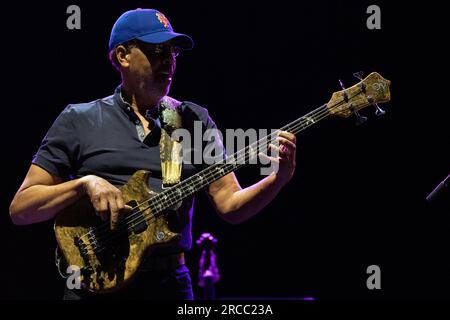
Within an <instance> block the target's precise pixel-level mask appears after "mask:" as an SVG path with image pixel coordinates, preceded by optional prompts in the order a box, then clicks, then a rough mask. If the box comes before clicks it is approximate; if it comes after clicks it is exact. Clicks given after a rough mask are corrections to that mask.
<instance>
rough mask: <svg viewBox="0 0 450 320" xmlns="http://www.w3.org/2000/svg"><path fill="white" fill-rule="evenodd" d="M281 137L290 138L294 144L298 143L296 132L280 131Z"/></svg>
mask: <svg viewBox="0 0 450 320" xmlns="http://www.w3.org/2000/svg"><path fill="white" fill-rule="evenodd" d="M278 136H279V137H282V138H285V139H288V140H289V141H292V142H293V143H294V144H295V143H297V138H296V137H295V134H293V133H290V132H287V131H280V132H279V133H278Z"/></svg>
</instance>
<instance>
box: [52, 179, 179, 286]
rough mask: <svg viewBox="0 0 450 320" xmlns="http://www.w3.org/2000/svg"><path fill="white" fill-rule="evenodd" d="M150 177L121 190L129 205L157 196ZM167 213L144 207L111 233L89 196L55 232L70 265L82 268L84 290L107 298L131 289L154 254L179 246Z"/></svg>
mask: <svg viewBox="0 0 450 320" xmlns="http://www.w3.org/2000/svg"><path fill="white" fill-rule="evenodd" d="M149 174H150V172H149V171H145V170H139V171H137V172H136V173H135V174H134V175H133V176H131V178H130V179H129V181H128V182H127V183H126V184H125V185H123V186H122V187H120V189H121V191H122V194H123V199H124V202H125V203H127V204H128V205H130V206H131V207H136V206H137V205H138V204H141V203H145V201H146V200H148V199H149V198H151V197H152V196H154V195H156V194H157V193H155V192H153V191H151V190H150V189H149V188H148V186H147V179H148V176H149ZM144 209H145V210H144ZM140 210H141V212H139V211H140ZM167 214H168V213H163V214H158V215H153V214H152V209H151V208H148V205H142V206H140V207H137V208H135V209H134V210H133V212H132V213H131V214H130V215H128V216H127V217H125V219H124V220H123V221H122V224H121V225H119V227H118V229H117V230H116V231H111V230H110V229H109V227H108V224H109V223H107V222H102V221H101V219H100V218H99V217H98V216H97V215H96V214H95V210H94V207H93V206H92V204H91V202H90V200H89V199H88V198H87V197H85V198H83V199H82V200H80V201H78V202H76V203H74V204H73V205H71V206H69V207H67V208H66V209H64V210H63V211H61V212H60V213H59V214H58V215H57V218H56V221H55V226H54V228H55V234H56V239H57V242H58V245H59V247H60V249H61V251H62V253H63V255H64V257H65V259H66V262H67V264H68V265H69V266H73V267H75V268H79V269H80V276H81V283H82V285H83V287H84V288H86V289H88V290H89V291H93V292H98V293H102V292H110V291H114V290H117V289H120V288H122V287H123V286H125V285H126V284H128V282H129V281H130V280H131V279H132V278H133V277H134V276H135V274H136V273H137V271H138V269H139V266H140V265H141V263H142V261H143V260H144V258H145V257H149V254H150V253H151V251H152V250H153V249H155V248H156V247H163V246H172V245H173V244H175V243H177V242H178V240H179V237H180V235H179V233H176V232H172V231H171V230H170V229H169V224H168V221H167ZM127 218H128V220H127ZM149 258H150V259H151V256H150V257H149ZM73 269H74V268H72V270H73Z"/></svg>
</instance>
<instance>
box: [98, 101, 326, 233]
mask: <svg viewBox="0 0 450 320" xmlns="http://www.w3.org/2000/svg"><path fill="white" fill-rule="evenodd" d="M325 106H326V104H324V105H322V106H321V107H319V108H317V109H315V110H314V111H311V112H309V113H308V114H307V115H305V116H303V117H301V118H299V119H296V120H294V121H293V122H291V123H289V124H287V125H285V126H284V127H282V128H281V129H278V130H276V131H275V132H273V133H271V134H270V135H267V136H265V137H263V138H261V139H260V140H258V141H256V142H254V143H252V144H251V145H250V146H248V147H246V148H243V149H241V150H239V151H238V152H236V153H235V154H233V155H231V156H230V157H229V158H228V159H234V161H233V163H226V160H225V163H223V162H219V163H216V164H214V165H212V166H210V167H208V168H206V169H205V170H204V171H211V173H208V174H203V175H202V172H204V171H201V172H199V173H197V174H196V175H193V176H191V177H190V179H189V178H188V179H186V180H184V181H183V186H181V188H180V187H179V188H178V189H179V191H181V193H183V192H186V191H187V190H189V189H190V190H189V191H191V192H189V194H187V195H186V196H184V197H183V198H185V197H187V196H189V195H190V194H191V193H194V192H192V190H193V189H195V188H196V187H197V185H196V182H195V179H197V177H201V178H202V179H201V181H202V182H203V181H205V180H209V179H210V178H213V179H214V180H212V181H215V179H216V178H217V177H216V175H217V174H218V173H219V174H220V175H221V174H222V172H223V170H227V169H224V168H220V169H219V170H222V171H221V172H217V171H216V172H214V171H213V170H211V169H212V167H213V166H216V167H218V166H232V168H231V169H232V170H231V171H233V169H234V168H236V169H237V168H238V167H236V164H237V163H239V162H241V161H243V162H244V164H246V163H245V162H246V161H247V157H249V158H250V157H251V158H253V157H254V155H251V154H250V155H249V154H248V152H247V149H249V148H251V146H252V145H255V144H256V145H258V144H259V148H260V149H261V146H262V147H265V148H267V146H268V145H269V144H271V143H273V142H274V141H275V139H276V138H277V136H276V137H272V136H273V135H276V134H278V132H280V131H282V130H284V129H288V128H289V127H291V126H292V128H291V130H292V129H295V128H296V127H299V126H304V127H305V128H306V127H308V126H309V125H311V124H312V123H314V121H320V120H321V119H322V118H321V119H318V120H313V122H312V123H309V122H307V123H304V121H305V120H309V119H308V118H312V117H308V115H311V114H312V113H314V112H315V113H316V114H315V115H313V117H316V118H317V117H321V116H322V115H324V114H327V115H328V114H329V110H328V109H323V110H320V109H321V108H323V107H325ZM302 121H303V122H302ZM296 122H298V123H296ZM273 138H275V139H273ZM269 139H270V140H269ZM262 141H263V142H264V143H262ZM236 155H238V156H236ZM231 171H230V172H231ZM192 180H194V181H192ZM212 181H211V182H212ZM191 182H193V185H192V184H190V183H191ZM208 183H210V182H209V181H208ZM170 191H171V190H169V189H168V190H167V191H166V192H167V193H169V192H170ZM172 193H173V192H172ZM157 197H160V198H161V196H160V194H159V195H155V197H152V198H150V199H148V200H146V201H144V202H142V203H140V204H138V205H137V206H135V207H134V208H132V209H133V210H134V209H135V208H138V207H139V206H141V205H143V204H146V203H147V202H149V201H150V200H152V201H155V200H158V199H155V198H157ZM159 200H160V201H158V203H162V204H163V206H164V207H165V208H164V209H166V208H169V207H170V206H173V205H174V204H176V203H177V202H179V201H180V200H179V199H178V198H177V197H176V195H170V194H169V195H166V194H165V195H164V198H163V200H161V199H159ZM150 208H151V209H152V211H153V212H157V211H161V209H160V208H161V205H157V207H155V206H153V207H152V206H150ZM147 209H148V207H147V208H146V209H144V210H142V209H141V210H139V211H138V212H134V213H133V214H131V215H129V216H128V217H127V218H126V219H124V221H123V223H126V224H127V225H131V224H132V223H134V222H136V220H137V219H139V218H141V216H139V213H141V212H142V211H145V210H147ZM164 209H163V210H164ZM130 220H131V221H130ZM138 223H140V222H138ZM105 224H106V226H105V227H107V229H109V225H108V224H107V223H105ZM100 227H101V226H100ZM98 231H100V230H98ZM98 231H97V236H99V234H98Z"/></svg>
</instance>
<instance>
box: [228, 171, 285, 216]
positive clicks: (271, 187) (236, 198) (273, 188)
mask: <svg viewBox="0 0 450 320" xmlns="http://www.w3.org/2000/svg"><path fill="white" fill-rule="evenodd" d="M282 187H283V186H282V185H281V183H280V182H279V181H278V180H277V179H276V175H275V173H272V174H271V175H269V176H267V177H266V178H264V179H262V180H261V181H259V182H258V183H255V184H254V185H251V186H249V187H247V188H245V189H242V190H238V191H236V192H234V193H233V195H232V196H231V198H230V199H229V201H230V202H231V205H230V208H233V210H231V211H229V212H227V213H224V218H225V220H226V221H228V222H230V223H233V224H237V223H241V222H243V221H245V220H248V219H250V218H251V217H253V216H254V215H256V214H257V213H258V212H259V211H261V210H262V209H263V208H264V207H265V206H266V205H267V204H269V203H270V202H271V201H272V200H273V199H274V198H275V196H276V195H277V194H278V193H279V191H280V190H281V188H282Z"/></svg>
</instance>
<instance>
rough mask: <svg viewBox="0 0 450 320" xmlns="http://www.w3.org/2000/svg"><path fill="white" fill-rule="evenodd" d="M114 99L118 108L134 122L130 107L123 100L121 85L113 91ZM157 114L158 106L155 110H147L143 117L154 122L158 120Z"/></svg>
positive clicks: (133, 114) (134, 117)
mask: <svg viewBox="0 0 450 320" xmlns="http://www.w3.org/2000/svg"><path fill="white" fill-rule="evenodd" d="M114 99H115V100H116V102H117V104H118V105H119V106H120V108H122V109H123V110H124V111H125V113H126V114H127V115H129V116H130V117H131V120H133V121H134V120H135V119H136V118H137V116H136V114H135V113H134V111H133V108H132V107H131V105H130V104H129V103H128V102H126V101H125V100H124V99H123V96H122V85H121V84H120V85H119V86H118V87H117V88H116V90H115V91H114ZM158 114H159V105H158V107H157V108H151V109H149V110H147V114H146V115H145V117H146V118H152V119H153V120H156V119H157V118H158Z"/></svg>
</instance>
